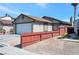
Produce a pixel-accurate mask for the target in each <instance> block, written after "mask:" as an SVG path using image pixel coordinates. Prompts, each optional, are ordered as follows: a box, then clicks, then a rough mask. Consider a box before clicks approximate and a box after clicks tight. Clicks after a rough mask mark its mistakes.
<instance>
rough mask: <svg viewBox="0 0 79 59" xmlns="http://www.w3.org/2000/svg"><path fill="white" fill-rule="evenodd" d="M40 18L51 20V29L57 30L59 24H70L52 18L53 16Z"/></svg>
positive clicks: (69, 24)
mask: <svg viewBox="0 0 79 59" xmlns="http://www.w3.org/2000/svg"><path fill="white" fill-rule="evenodd" d="M42 18H44V19H46V20H49V21H51V22H53V23H52V31H53V30H58V28H59V26H71V23H70V22H65V21H61V20H59V19H56V18H53V17H48V16H43V17H42Z"/></svg>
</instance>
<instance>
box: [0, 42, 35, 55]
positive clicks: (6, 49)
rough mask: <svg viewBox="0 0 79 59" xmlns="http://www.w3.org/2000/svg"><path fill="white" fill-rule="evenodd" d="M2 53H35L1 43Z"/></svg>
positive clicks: (0, 52) (0, 53)
mask: <svg viewBox="0 0 79 59" xmlns="http://www.w3.org/2000/svg"><path fill="white" fill-rule="evenodd" d="M0 55H35V54H34V53H32V52H29V51H25V50H23V49H20V48H17V47H12V46H9V45H5V44H3V43H0Z"/></svg>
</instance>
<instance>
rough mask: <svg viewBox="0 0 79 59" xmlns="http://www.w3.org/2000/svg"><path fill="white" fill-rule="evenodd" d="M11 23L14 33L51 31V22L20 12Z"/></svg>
mask: <svg viewBox="0 0 79 59" xmlns="http://www.w3.org/2000/svg"><path fill="white" fill-rule="evenodd" d="M13 23H14V28H15V33H16V34H21V33H25V32H44V31H52V22H51V21H49V20H46V19H43V18H40V17H35V16H30V15H24V14H20V15H19V16H18V17H17V18H16V19H15V20H14V21H13Z"/></svg>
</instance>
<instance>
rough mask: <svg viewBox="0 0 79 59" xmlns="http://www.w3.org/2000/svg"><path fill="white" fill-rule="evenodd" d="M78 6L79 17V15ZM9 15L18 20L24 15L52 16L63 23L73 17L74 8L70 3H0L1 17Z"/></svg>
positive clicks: (78, 9)
mask: <svg viewBox="0 0 79 59" xmlns="http://www.w3.org/2000/svg"><path fill="white" fill-rule="evenodd" d="M78 7H79V5H78V6H77V15H78V13H79V8H78ZM6 13H7V14H9V15H11V16H12V17H14V18H16V17H17V16H18V15H19V14H21V13H23V14H26V15H32V16H38V17H43V16H50V17H53V18H57V19H59V20H63V21H69V18H70V17H71V16H73V6H71V4H70V3H0V16H4V15H5V14H6Z"/></svg>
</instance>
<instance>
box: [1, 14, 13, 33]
mask: <svg viewBox="0 0 79 59" xmlns="http://www.w3.org/2000/svg"><path fill="white" fill-rule="evenodd" d="M12 22H13V18H12V17H11V16H9V15H8V14H6V15H5V16H3V17H0V32H1V30H2V29H3V30H5V34H9V33H10V31H11V30H12V29H13V23H12Z"/></svg>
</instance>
